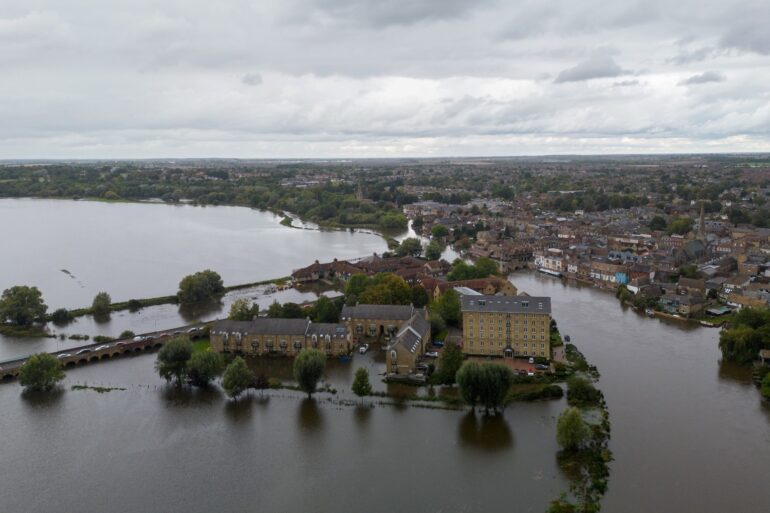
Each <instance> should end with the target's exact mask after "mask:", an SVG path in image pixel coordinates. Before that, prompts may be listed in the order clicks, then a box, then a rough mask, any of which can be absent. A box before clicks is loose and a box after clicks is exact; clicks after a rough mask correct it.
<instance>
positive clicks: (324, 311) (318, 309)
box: [310, 296, 340, 322]
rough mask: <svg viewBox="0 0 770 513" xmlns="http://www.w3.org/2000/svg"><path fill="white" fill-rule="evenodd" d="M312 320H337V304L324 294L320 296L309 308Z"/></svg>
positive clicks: (338, 311)
mask: <svg viewBox="0 0 770 513" xmlns="http://www.w3.org/2000/svg"><path fill="white" fill-rule="evenodd" d="M310 317H311V319H313V322H339V320H340V310H339V308H337V305H336V304H335V303H334V301H332V300H331V299H329V298H328V297H326V296H321V297H319V298H318V301H316V302H315V305H313V308H312V309H311V315H310Z"/></svg>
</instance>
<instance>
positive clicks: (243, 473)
mask: <svg viewBox="0 0 770 513" xmlns="http://www.w3.org/2000/svg"><path fill="white" fill-rule="evenodd" d="M154 360H155V356H154V355H153V354H142V355H138V356H132V357H126V358H120V359H116V360H110V361H105V362H102V363H99V364H96V365H91V366H84V367H80V368H76V369H72V370H70V371H69V372H68V375H67V382H66V383H65V385H64V386H63V387H62V389H63V390H62V391H60V392H59V393H55V394H50V395H36V394H28V393H24V392H22V390H21V387H19V386H18V385H16V384H5V385H2V386H0V406H1V407H2V409H3V415H2V416H0V429H1V430H2V433H3V443H2V445H0V461H2V462H3V466H4V468H5V469H7V472H5V473H4V474H3V475H4V477H3V479H2V480H0V497H2V498H3V500H2V502H3V511H24V512H29V513H35V512H49V511H53V510H56V511H78V512H82V513H90V512H94V513H97V512H98V513H101V512H103V511H111V512H114V513H119V512H127V513H128V512H131V513H133V512H136V511H163V512H167V513H174V512H180V513H197V512H201V513H204V512H205V513H208V512H211V511H221V512H244V511H255V512H305V511H307V512H319V513H321V512H329V513H337V512H360V511H370V512H383V513H386V512H387V513H390V512H393V511H429V512H475V511H522V512H542V511H544V510H545V509H546V508H547V505H548V503H549V501H550V500H552V499H553V498H555V497H558V495H559V493H560V491H562V490H565V489H567V487H568V484H567V483H566V481H565V478H564V476H563V475H562V473H561V471H560V470H559V469H558V466H557V463H556V457H555V453H556V451H557V446H556V442H555V430H556V428H555V424H556V418H557V417H558V415H559V413H560V412H561V410H562V409H563V407H564V404H563V401H555V402H549V403H538V404H521V405H515V406H513V407H511V408H509V409H508V410H506V411H505V413H504V415H500V416H496V417H484V416H482V415H481V414H476V415H474V414H471V413H469V412H467V411H456V410H439V409H428V408H420V407H416V406H413V405H401V406H398V405H384V404H380V403H381V402H382V400H381V399H379V398H369V399H367V400H365V402H364V404H363V405H361V404H359V403H360V400H359V399H357V398H355V397H351V396H350V395H349V394H347V393H346V389H349V385H350V379H352V373H353V369H354V368H355V366H358V365H364V366H367V365H368V366H373V367H376V363H377V362H376V360H377V355H376V354H375V353H372V352H371V351H370V353H368V354H367V355H358V354H357V355H356V356H355V358H354V360H353V362H349V363H341V362H337V361H331V362H329V364H328V367H327V378H326V379H327V382H328V383H329V384H330V385H331V386H334V387H336V388H338V390H339V393H338V394H337V395H330V394H318V395H317V396H316V398H315V399H313V400H307V399H305V397H304V395H302V394H299V393H296V392H290V391H283V390H279V391H266V392H264V394H260V393H259V392H252V393H251V395H249V396H248V397H245V398H243V399H242V400H240V401H238V402H231V401H228V400H227V399H226V398H225V396H224V395H223V394H222V393H221V392H220V391H219V390H218V389H213V390H209V391H197V390H182V391H177V390H175V389H174V388H173V387H169V386H167V385H166V384H165V383H164V382H162V381H161V380H160V379H159V378H158V377H157V376H156V375H155V372H154V370H153V363H154ZM373 371H374V369H373ZM372 381H373V382H374V383H375V384H377V387H378V388H380V387H381V386H382V385H381V384H379V382H378V378H377V377H376V375H375V374H374V372H373V374H372ZM74 383H88V384H90V385H92V386H109V387H120V388H125V390H113V391H111V392H108V393H104V394H99V393H96V392H94V391H92V390H71V389H70V387H71V385H72V384H74ZM341 398H342V399H343V400H340V399H341Z"/></svg>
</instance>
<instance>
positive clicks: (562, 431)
mask: <svg viewBox="0 0 770 513" xmlns="http://www.w3.org/2000/svg"><path fill="white" fill-rule="evenodd" d="M590 434H591V432H590V430H589V428H588V426H587V425H586V423H585V421H584V420H583V416H582V415H581V414H580V410H578V409H577V408H575V407H574V406H573V407H570V408H567V409H566V410H564V412H563V413H562V414H561V416H560V417H559V421H558V422H557V424H556V440H557V441H558V442H559V445H560V446H561V448H562V449H564V450H565V451H577V450H579V449H580V448H581V447H582V446H583V444H585V442H586V440H588V437H589V436H590Z"/></svg>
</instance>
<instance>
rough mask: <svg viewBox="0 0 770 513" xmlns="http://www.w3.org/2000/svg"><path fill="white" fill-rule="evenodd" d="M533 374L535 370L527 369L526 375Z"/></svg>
mask: <svg viewBox="0 0 770 513" xmlns="http://www.w3.org/2000/svg"><path fill="white" fill-rule="evenodd" d="M534 375H535V371H533V370H532V369H529V371H527V376H534Z"/></svg>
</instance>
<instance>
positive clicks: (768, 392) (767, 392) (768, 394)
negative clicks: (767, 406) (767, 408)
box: [762, 372, 770, 401]
mask: <svg viewBox="0 0 770 513" xmlns="http://www.w3.org/2000/svg"><path fill="white" fill-rule="evenodd" d="M762 397H764V398H765V399H767V400H768V401H770V372H768V373H767V374H765V378H764V379H763V380H762Z"/></svg>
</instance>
